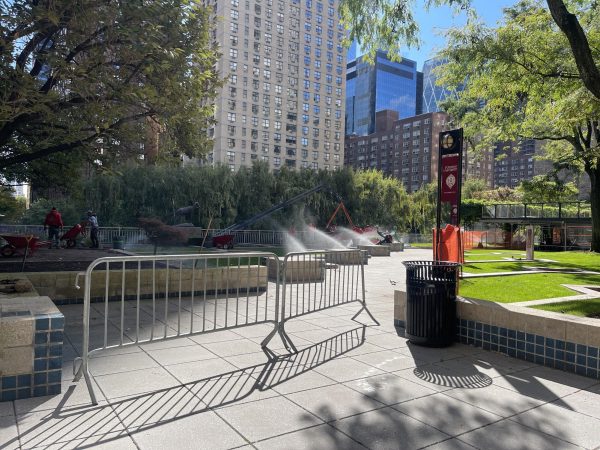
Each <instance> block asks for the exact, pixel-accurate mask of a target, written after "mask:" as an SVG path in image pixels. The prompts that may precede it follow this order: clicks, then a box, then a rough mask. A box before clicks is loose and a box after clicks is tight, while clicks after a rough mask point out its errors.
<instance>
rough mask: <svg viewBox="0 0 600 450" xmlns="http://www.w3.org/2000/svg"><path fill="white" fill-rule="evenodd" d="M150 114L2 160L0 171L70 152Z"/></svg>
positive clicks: (126, 118)
mask: <svg viewBox="0 0 600 450" xmlns="http://www.w3.org/2000/svg"><path fill="white" fill-rule="evenodd" d="M152 114H154V112H152V111H146V112H144V113H140V114H135V115H133V116H129V117H124V118H122V119H119V120H117V121H116V122H114V123H112V124H111V125H109V126H107V127H104V128H102V129H101V130H100V131H98V132H96V133H93V134H92V135H90V136H88V137H86V138H83V139H78V140H76V141H71V142H65V143H62V144H57V145H53V146H50V147H46V148H43V149H41V150H36V151H34V152H32V153H22V154H20V155H16V156H11V157H8V158H3V159H2V160H0V171H1V170H3V169H6V168H7V167H10V166H14V165H16V164H25V163H28V162H31V161H35V160H36V159H41V158H45V157H48V156H51V155H54V154H56V153H64V152H67V151H70V150H74V149H76V148H78V147H81V146H82V145H85V144H89V143H90V142H93V141H94V140H96V139H98V138H99V137H101V136H103V135H104V134H105V133H106V132H107V131H111V130H114V129H117V128H119V127H121V126H123V125H125V124H126V123H129V122H135V121H136V120H140V119H142V118H144V117H146V116H148V115H152Z"/></svg>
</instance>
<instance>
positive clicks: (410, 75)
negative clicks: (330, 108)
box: [346, 47, 422, 135]
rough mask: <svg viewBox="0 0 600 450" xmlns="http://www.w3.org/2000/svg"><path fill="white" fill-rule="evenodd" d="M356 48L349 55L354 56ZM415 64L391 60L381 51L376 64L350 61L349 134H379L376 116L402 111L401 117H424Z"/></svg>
mask: <svg viewBox="0 0 600 450" xmlns="http://www.w3.org/2000/svg"><path fill="white" fill-rule="evenodd" d="M353 50H354V48H353V47H351V51H350V52H349V53H350V55H351V56H352V55H353V54H354V51H353ZM420 81H421V80H420V77H419V74H418V72H417V64H416V62H415V61H412V60H410V59H406V58H403V59H402V60H401V61H400V62H393V61H391V60H390V59H388V57H387V54H386V52H383V51H378V52H377V54H376V56H375V61H374V63H373V64H370V63H369V62H367V61H365V59H364V57H362V56H361V57H358V58H355V59H353V60H350V61H349V62H348V64H347V69H346V135H352V134H356V135H366V134H370V133H373V132H374V131H375V113H376V112H377V111H381V110H384V109H390V110H393V111H398V114H399V117H400V118H405V117H412V116H414V115H415V114H420V113H421V111H420V109H421V103H422V102H421V98H420V97H421V96H422V94H421V92H420V91H419V89H418V88H419V87H420V86H422V84H421V82H420Z"/></svg>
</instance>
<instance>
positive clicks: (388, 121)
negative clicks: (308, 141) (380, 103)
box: [344, 110, 448, 192]
mask: <svg viewBox="0 0 600 450" xmlns="http://www.w3.org/2000/svg"><path fill="white" fill-rule="evenodd" d="M376 116H377V121H376V123H377V130H376V131H375V132H374V133H372V134H369V135H366V136H346V142H345V150H344V163H345V164H346V165H348V166H352V167H354V168H357V169H379V170H381V171H382V172H384V173H385V174H386V175H388V176H393V177H395V178H398V179H400V180H402V183H403V184H404V187H405V188H406V190H407V191H408V192H413V191H416V190H417V189H419V188H420V187H421V186H422V185H423V184H427V183H430V182H431V181H432V180H435V177H436V176H437V154H438V145H439V144H438V138H437V137H438V133H439V132H441V131H443V130H444V129H446V121H447V119H448V116H447V115H446V114H444V113H429V114H421V115H418V116H413V117H408V118H402V119H398V112H397V111H385V110H384V111H379V112H377V114H376Z"/></svg>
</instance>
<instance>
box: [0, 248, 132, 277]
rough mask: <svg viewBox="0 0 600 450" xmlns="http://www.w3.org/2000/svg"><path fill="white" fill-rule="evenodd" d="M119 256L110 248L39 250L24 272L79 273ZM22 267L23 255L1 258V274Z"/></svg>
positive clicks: (27, 263)
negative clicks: (106, 258) (104, 258)
mask: <svg viewBox="0 0 600 450" xmlns="http://www.w3.org/2000/svg"><path fill="white" fill-rule="evenodd" d="M119 255H120V254H119V253H116V252H114V251H113V250H112V249H110V248H100V249H89V248H82V249H79V248H72V249H62V248H60V249H38V250H37V251H36V252H35V253H34V254H33V256H29V257H28V258H27V260H26V261H25V270H24V272H79V271H83V270H85V269H86V268H87V267H88V266H89V265H90V263H91V262H92V261H94V260H96V259H98V258H102V257H105V256H119ZM22 267H23V256H22V255H15V256H12V257H8V258H6V257H0V273H17V272H21V270H22Z"/></svg>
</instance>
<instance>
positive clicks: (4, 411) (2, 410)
mask: <svg viewBox="0 0 600 450" xmlns="http://www.w3.org/2000/svg"><path fill="white" fill-rule="evenodd" d="M14 415H15V405H14V403H13V402H0V417H6V416H14Z"/></svg>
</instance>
